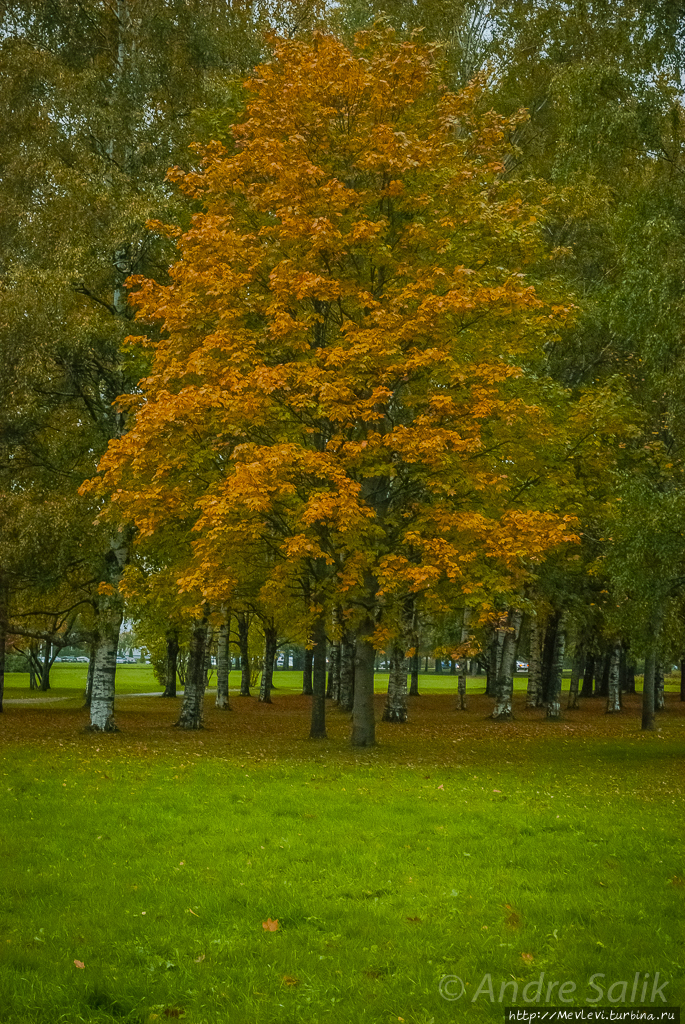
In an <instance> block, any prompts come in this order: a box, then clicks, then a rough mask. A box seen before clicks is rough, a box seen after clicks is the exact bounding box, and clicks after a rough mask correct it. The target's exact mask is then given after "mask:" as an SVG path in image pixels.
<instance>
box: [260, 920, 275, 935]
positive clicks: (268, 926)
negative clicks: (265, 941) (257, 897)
mask: <svg viewBox="0 0 685 1024" xmlns="http://www.w3.org/2000/svg"><path fill="white" fill-rule="evenodd" d="M262 928H263V929H264V931H265V932H277V931H278V918H276V920H275V921H272V920H271V918H270V917H267V919H266V921H262Z"/></svg>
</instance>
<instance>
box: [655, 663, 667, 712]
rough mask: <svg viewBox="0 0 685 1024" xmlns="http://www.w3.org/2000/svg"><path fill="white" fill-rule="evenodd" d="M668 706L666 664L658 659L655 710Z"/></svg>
mask: <svg viewBox="0 0 685 1024" xmlns="http://www.w3.org/2000/svg"><path fill="white" fill-rule="evenodd" d="M665 707H666V701H665V698H664V664H663V662H662V661H658V662H657V664H656V669H655V671H654V710H655V711H663V710H664V708H665Z"/></svg>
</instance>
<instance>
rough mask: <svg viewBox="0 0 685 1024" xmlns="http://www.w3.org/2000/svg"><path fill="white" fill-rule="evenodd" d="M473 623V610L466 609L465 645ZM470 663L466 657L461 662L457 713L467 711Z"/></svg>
mask: <svg viewBox="0 0 685 1024" xmlns="http://www.w3.org/2000/svg"><path fill="white" fill-rule="evenodd" d="M470 621H471V609H470V608H464V618H463V619H462V624H461V642H462V644H465V643H466V641H467V640H468V638H469V634H470V630H469V622H470ZM468 665H469V661H468V658H467V657H466V655H462V657H461V660H460V661H459V675H458V677H457V711H466V673H467V672H468Z"/></svg>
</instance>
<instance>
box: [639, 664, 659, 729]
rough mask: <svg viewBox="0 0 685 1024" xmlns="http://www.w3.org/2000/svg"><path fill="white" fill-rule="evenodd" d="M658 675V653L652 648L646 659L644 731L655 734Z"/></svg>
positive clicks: (643, 710)
mask: <svg viewBox="0 0 685 1024" xmlns="http://www.w3.org/2000/svg"><path fill="white" fill-rule="evenodd" d="M655 674H656V651H655V650H654V648H653V647H652V648H650V650H649V651H648V652H647V657H646V658H645V674H644V681H643V683H642V731H643V732H653V731H654V730H655V729H656V725H655V724H654V676H655Z"/></svg>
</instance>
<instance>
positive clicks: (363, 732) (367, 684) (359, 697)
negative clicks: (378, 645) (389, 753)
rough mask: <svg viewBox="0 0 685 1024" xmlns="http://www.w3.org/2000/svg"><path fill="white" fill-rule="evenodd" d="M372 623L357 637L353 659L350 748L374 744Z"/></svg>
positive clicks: (367, 624)
mask: <svg viewBox="0 0 685 1024" xmlns="http://www.w3.org/2000/svg"><path fill="white" fill-rule="evenodd" d="M372 632H373V623H372V622H371V621H368V622H367V623H366V624H365V629H364V631H363V632H362V633H361V635H358V636H357V645H356V655H355V659H354V704H353V708H352V746H353V747H370V746H373V745H374V744H375V742H376V722H375V718H374V711H373V672H374V661H375V657H376V652H375V650H374V646H373V643H372V642H371V635H372Z"/></svg>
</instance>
